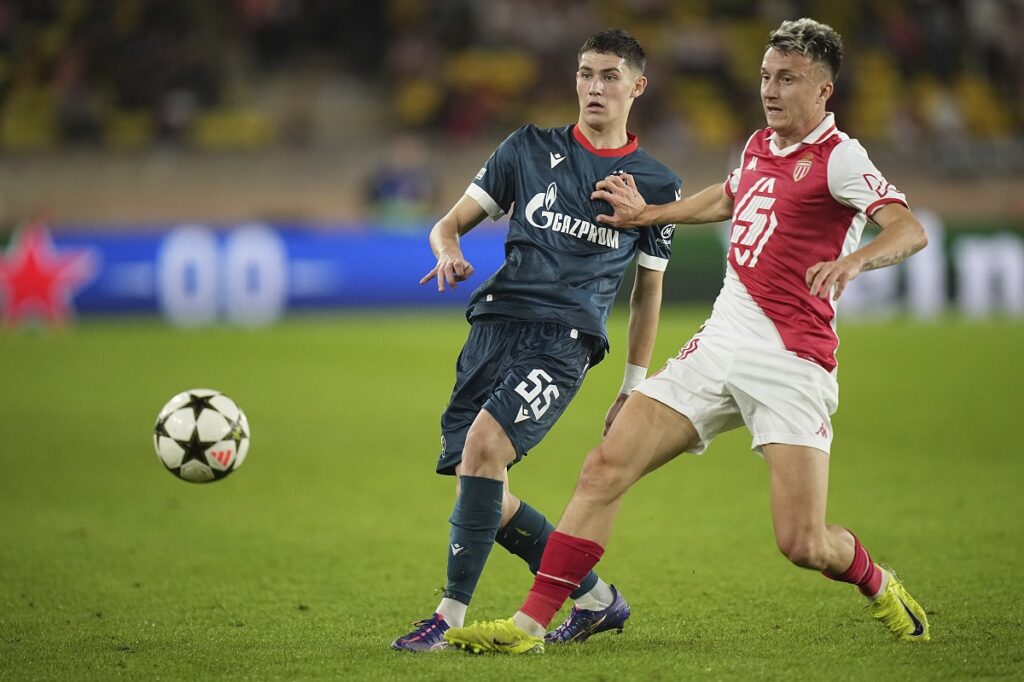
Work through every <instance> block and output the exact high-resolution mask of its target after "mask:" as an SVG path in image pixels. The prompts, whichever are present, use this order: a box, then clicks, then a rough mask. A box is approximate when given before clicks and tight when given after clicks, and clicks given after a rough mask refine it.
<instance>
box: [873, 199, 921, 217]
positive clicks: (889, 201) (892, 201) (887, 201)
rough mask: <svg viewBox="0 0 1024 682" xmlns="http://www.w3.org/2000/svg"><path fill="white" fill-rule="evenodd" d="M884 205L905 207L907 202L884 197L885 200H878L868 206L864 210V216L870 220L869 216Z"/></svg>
mask: <svg viewBox="0 0 1024 682" xmlns="http://www.w3.org/2000/svg"><path fill="white" fill-rule="evenodd" d="M884 204H903V205H904V206H907V202H905V201H903V200H902V199H899V198H897V197H885V198H882V199H879V200H878V201H876V202H875V203H873V204H871V205H870V206H868V207H867V209H865V211H864V215H866V216H867V217H869V218H870V217H871V215H872V214H873V213H874V212H875V211H877V210H878V209H880V208H882V206H883V205H884ZM907 208H910V207H909V206H907Z"/></svg>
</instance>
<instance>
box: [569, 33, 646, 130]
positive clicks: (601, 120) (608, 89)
mask: <svg viewBox="0 0 1024 682" xmlns="http://www.w3.org/2000/svg"><path fill="white" fill-rule="evenodd" d="M645 87H647V79H646V78H645V77H644V76H643V75H642V74H639V73H637V72H636V71H635V70H634V69H632V68H630V67H629V66H628V65H627V64H626V60H625V59H623V58H622V57H619V56H618V55H614V54H604V53H601V52H584V53H583V56H582V57H580V63H579V68H578V69H576V95H577V97H578V98H579V102H580V120H581V121H583V122H584V123H586V124H587V125H588V126H590V127H591V128H594V129H596V130H604V129H605V128H607V127H609V126H614V125H621V126H622V127H625V125H626V118H627V116H629V108H630V107H631V106H633V100H634V99H635V98H637V97H639V96H640V93H642V92H643V91H644V88H645Z"/></svg>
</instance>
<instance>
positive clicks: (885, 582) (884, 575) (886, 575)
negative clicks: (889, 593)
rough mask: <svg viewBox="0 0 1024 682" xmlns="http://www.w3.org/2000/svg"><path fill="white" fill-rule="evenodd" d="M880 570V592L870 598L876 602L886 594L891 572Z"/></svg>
mask: <svg viewBox="0 0 1024 682" xmlns="http://www.w3.org/2000/svg"><path fill="white" fill-rule="evenodd" d="M878 570H879V571H881V572H882V582H881V583H879V585H878V592H877V593H875V594H873V595H871V596H870V597H868V599H870V600H871V601H876V600H877V599H878V598H879V597H881V596H882V594H884V593H885V588H886V587H887V586H888V585H889V571H887V570H885V569H884V568H879V569H878Z"/></svg>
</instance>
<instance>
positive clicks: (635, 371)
mask: <svg viewBox="0 0 1024 682" xmlns="http://www.w3.org/2000/svg"><path fill="white" fill-rule="evenodd" d="M646 378H647V368H646V367H640V366H639V365H631V364H629V363H626V374H625V376H623V377H622V388H620V389H619V393H621V394H623V395H629V394H630V393H632V392H633V389H634V388H636V387H637V385H638V384H639V383H640V382H641V381H643V380H644V379H646Z"/></svg>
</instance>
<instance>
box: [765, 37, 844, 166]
mask: <svg viewBox="0 0 1024 682" xmlns="http://www.w3.org/2000/svg"><path fill="white" fill-rule="evenodd" d="M833 87H834V86H833V84H832V81H831V79H830V78H829V76H828V69H827V68H826V67H825V66H824V65H822V64H819V63H817V62H815V61H813V60H812V59H811V58H810V57H807V56H805V55H802V54H797V53H795V52H791V53H789V54H783V53H782V52H779V51H778V50H776V49H774V48H772V49H769V50H768V51H767V52H765V54H764V60H763V61H762V62H761V104H762V105H763V106H764V115H765V118H766V119H767V120H768V125H769V126H771V128H772V129H773V130H774V131H775V132H776V133H777V134H778V136H779V139H780V142H782V146H783V147H785V146H789V145H790V144H793V143H795V142H799V141H800V140H802V139H803V138H804V137H806V136H807V134H808V133H810V132H811V131H812V130H814V128H815V127H817V125H818V124H819V123H821V120H822V119H823V118H824V117H825V102H826V101H828V98H829V96H830V95H831V94H832V90H833Z"/></svg>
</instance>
